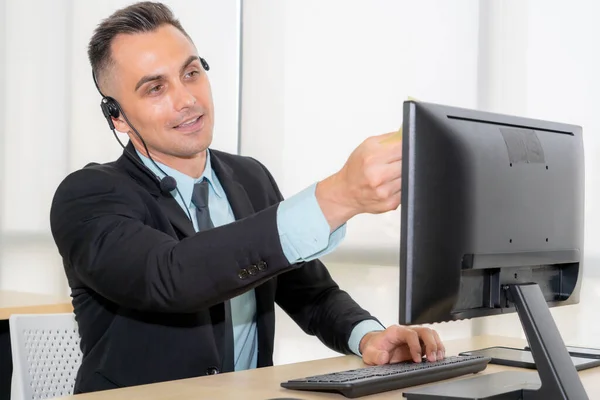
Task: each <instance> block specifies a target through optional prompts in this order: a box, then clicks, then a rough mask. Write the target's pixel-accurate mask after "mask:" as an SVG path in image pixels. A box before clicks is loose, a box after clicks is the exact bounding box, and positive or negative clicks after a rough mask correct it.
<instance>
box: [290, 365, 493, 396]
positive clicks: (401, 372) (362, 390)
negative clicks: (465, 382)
mask: <svg viewBox="0 0 600 400" xmlns="http://www.w3.org/2000/svg"><path fill="white" fill-rule="evenodd" d="M490 361H491V358H490V357H482V356H452V357H446V358H445V359H443V360H440V361H434V362H430V361H425V359H424V360H423V361H422V362H420V363H415V362H413V361H407V362H401V363H397V364H385V365H375V366H371V367H363V368H358V369H351V370H348V371H340V372H334V373H330V374H322V375H315V376H309V377H306V378H302V379H293V380H289V381H287V382H283V383H281V386H282V387H284V388H287V389H295V390H309V391H317V392H332V393H340V394H342V395H344V396H346V397H350V398H355V397H361V396H367V395H370V394H375V393H381V392H386V391H389V390H397V389H402V388H405V387H410V386H416V385H422V384H426V383H431V382H437V381H441V380H444V379H450V378H455V377H457V376H462V375H467V374H471V373H473V374H474V373H477V372H480V371H483V370H484V369H485V368H486V367H487V364H488V363H489V362H490Z"/></svg>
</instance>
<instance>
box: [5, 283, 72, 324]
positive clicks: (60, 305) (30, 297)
mask: <svg viewBox="0 0 600 400" xmlns="http://www.w3.org/2000/svg"><path fill="white" fill-rule="evenodd" d="M71 311H73V306H72V305H71V299H70V298H69V297H67V296H64V297H59V296H53V295H48V294H39V293H26V292H14V291H10V290H0V320H3V319H8V318H9V317H10V316H11V315H12V314H38V313H39V314H49V313H65V312H71Z"/></svg>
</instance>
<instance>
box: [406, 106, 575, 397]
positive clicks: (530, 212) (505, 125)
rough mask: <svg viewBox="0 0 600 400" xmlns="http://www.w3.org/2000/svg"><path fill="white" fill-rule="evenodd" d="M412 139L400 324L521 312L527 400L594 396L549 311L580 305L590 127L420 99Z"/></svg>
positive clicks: (410, 111)
mask: <svg viewBox="0 0 600 400" xmlns="http://www.w3.org/2000/svg"><path fill="white" fill-rule="evenodd" d="M403 136H404V139H403V141H404V143H403V161H402V162H403V166H402V168H403V181H402V208H401V218H402V222H401V244H400V253H401V254H400V299H399V311H400V315H399V323H400V324H407V325H411V324H425V323H435V322H443V321H451V320H460V319H465V318H473V317H481V316H489V315H495V314H503V313H511V312H518V313H519V317H520V319H521V322H522V325H523V329H524V331H525V334H526V337H527V340H528V342H529V345H530V346H531V349H532V353H533V356H534V359H535V361H536V364H537V366H538V372H539V377H540V380H541V388H539V389H538V390H536V391H533V392H532V391H531V388H530V387H529V389H527V388H523V389H522V390H529V391H530V393H529V395H531V396H533V397H528V398H547V399H552V398H578V399H579V398H583V399H585V398H587V396H586V394H585V391H584V389H583V386H582V385H581V381H580V380H579V377H578V375H577V371H576V370H575V368H574V367H573V364H572V362H571V359H570V356H569V354H568V352H567V350H566V348H565V345H564V342H563V341H562V339H561V337H560V334H559V332H558V329H557V327H556V325H555V323H554V321H553V319H552V316H551V314H550V312H549V309H548V307H554V306H561V305H567V304H575V303H578V302H579V293H580V286H581V280H582V269H583V263H582V260H583V234H584V152H583V141H582V130H581V128H580V127H579V126H574V125H568V124H562V123H555V122H549V121H540V120H534V119H527V118H520V117H514V116H507V115H500V114H492V113H487V112H481V111H476V110H467V109H462V108H456V107H448V106H443V105H437V104H430V103H423V102H413V101H409V102H406V103H404V126H403ZM475 379H477V378H475ZM486 379H488V380H489V378H486ZM486 385H488V386H489V382H488V383H486ZM498 390H501V389H498ZM465 393H467V392H465ZM499 393H500V392H499ZM561 393H563V394H564V396H562V395H560V394H561ZM557 394H558V397H556V396H557ZM409 396H410V393H408V395H407V397H409ZM409 398H410V397H409ZM414 398H417V397H414ZM431 398H435V397H431ZM464 398H465V399H466V398H471V397H468V395H467V394H465V397H464Z"/></svg>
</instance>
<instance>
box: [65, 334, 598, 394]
mask: <svg viewBox="0 0 600 400" xmlns="http://www.w3.org/2000/svg"><path fill="white" fill-rule="evenodd" d="M525 344H526V342H525V341H524V340H521V339H514V338H504V337H497V336H478V337H474V338H469V339H462V340H454V341H448V342H445V345H446V354H447V355H456V354H458V353H459V352H461V351H467V350H474V349H480V348H484V347H489V346H512V347H522V346H524V345H525ZM364 366H365V365H364V364H363V363H362V361H361V359H360V358H358V357H356V356H341V357H334V358H328V359H323V360H316V361H308V362H303V363H297V364H288V365H280V366H275V367H269V368H260V369H255V370H249V371H241V372H234V373H225V374H220V375H211V376H203V377H199V378H191V379H183V380H178V381H171V382H163V383H156V384H153V385H142V386H137V387H130V388H124V389H117V390H108V391H103V392H95V393H89V394H84V395H77V396H68V397H62V398H61V399H63V400H66V399H71V400H104V399H111V400H125V399H127V400H136V399H149V400H167V399H169V400H172V399H178V400H186V399H190V400H191V399H194V400H195V399H236V400H238V399H247V400H268V399H274V398H286V397H287V398H296V399H298V400H300V399H302V400H310V399H340V400H341V399H345V397H343V396H341V395H339V394H330V393H317V392H304V391H292V390H286V389H283V388H281V387H280V386H279V384H280V383H281V382H283V381H286V380H289V379H294V378H300V377H305V376H310V375H316V374H322V373H328V372H333V371H341V370H347V369H352V368H359V367H364ZM507 370H516V368H510V367H502V366H498V365H491V364H490V365H489V366H488V367H487V368H486V369H485V370H484V371H483V372H481V373H482V374H484V373H486V374H489V373H493V372H499V371H507ZM579 376H580V377H581V379H582V381H583V384H584V386H585V388H586V391H587V393H588V396H589V398H591V399H593V398H600V368H592V369H589V370H585V371H582V372H580V373H579ZM401 393H402V390H396V391H390V392H385V393H381V394H377V395H372V396H365V397H361V398H360V399H364V400H368V399H395V400H399V399H403V398H404V397H402V394H401Z"/></svg>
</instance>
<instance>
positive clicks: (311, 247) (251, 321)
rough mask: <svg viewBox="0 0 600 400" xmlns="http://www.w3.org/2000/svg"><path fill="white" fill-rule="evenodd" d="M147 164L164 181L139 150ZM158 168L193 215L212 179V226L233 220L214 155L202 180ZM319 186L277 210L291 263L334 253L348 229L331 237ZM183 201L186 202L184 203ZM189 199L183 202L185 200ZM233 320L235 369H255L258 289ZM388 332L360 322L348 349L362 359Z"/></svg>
mask: <svg viewBox="0 0 600 400" xmlns="http://www.w3.org/2000/svg"><path fill="white" fill-rule="evenodd" d="M137 153H138V155H139V156H140V158H141V160H142V161H143V163H144V164H145V165H146V166H147V167H148V168H150V170H151V171H152V172H154V174H156V176H159V177H161V178H162V177H164V176H165V175H164V174H163V173H162V172H161V171H159V170H158V169H157V168H156V166H155V165H154V164H152V162H151V161H150V160H149V159H148V158H147V157H145V156H144V155H142V154H141V153H140V152H137ZM157 164H158V165H159V166H160V168H161V169H162V170H163V171H164V172H165V173H166V174H168V175H169V176H171V177H173V178H174V179H175V180H176V181H177V188H178V189H179V192H180V193H181V196H179V194H178V193H177V190H173V191H172V192H171V194H172V195H173V197H174V198H175V199H176V200H177V202H178V203H179V205H180V206H181V207H182V208H183V209H184V211H185V209H186V208H187V209H188V210H189V211H190V213H191V215H195V213H196V211H195V208H196V206H194V205H193V203H192V192H193V190H194V184H196V183H198V182H201V181H202V180H203V179H204V178H206V179H207V180H208V182H209V183H210V184H209V188H210V189H209V192H208V208H209V213H210V218H211V220H212V222H213V225H214V226H221V225H225V224H229V223H231V222H234V221H235V217H234V215H233V211H232V209H231V206H230V205H229V201H228V200H227V196H226V194H225V191H224V190H223V187H222V186H221V183H220V182H219V179H218V178H217V175H216V174H215V173H214V171H213V169H212V167H211V161H210V151H207V154H206V165H205V168H204V172H203V173H202V176H200V177H199V178H198V179H194V178H192V177H190V176H188V175H185V174H183V173H181V172H179V171H177V170H175V169H173V168H170V167H168V166H166V165H164V164H162V163H159V162H157ZM315 188H316V184H313V185H311V186H309V187H308V188H306V189H304V190H303V191H301V192H300V193H298V194H296V195H295V196H292V197H290V198H288V199H286V200H284V201H282V202H281V204H280V205H279V207H278V209H277V228H278V231H279V237H280V240H281V246H282V249H283V252H284V254H285V256H286V258H287V259H288V261H289V262H290V263H291V264H293V263H297V262H300V261H311V260H314V259H316V258H318V257H320V256H322V255H324V254H327V253H329V252H331V251H332V250H333V249H334V248H335V247H336V246H337V245H338V244H339V243H340V242H341V241H342V239H343V238H344V236H345V233H346V225H345V224H344V225H342V226H341V227H340V228H338V229H337V230H335V231H334V232H333V233H331V234H330V232H329V231H330V227H329V224H328V222H327V220H326V219H325V216H324V215H323V213H322V211H321V208H320V207H319V204H318V202H317V199H316V197H315ZM182 197H183V199H182ZM184 200H185V202H184ZM192 224H193V225H194V229H196V231H198V223H197V221H196V219H195V218H192ZM231 319H232V324H233V339H234V357H235V359H234V362H235V370H236V371H241V370H246V369H251V368H256V365H257V356H258V335H257V329H256V299H255V297H254V289H252V290H249V291H248V292H246V293H244V294H242V295H240V296H237V297H234V298H233V299H231ZM383 329H385V328H384V327H383V326H381V325H380V324H379V323H378V322H376V321H373V320H365V321H362V322H360V323H359V324H357V325H356V326H355V327H354V329H353V330H352V332H351V334H350V339H349V343H348V345H349V347H350V349H351V350H352V352H353V353H354V354H356V355H358V356H361V354H360V352H359V343H360V340H361V339H362V337H363V336H364V335H365V334H367V333H368V332H371V331H378V330H383Z"/></svg>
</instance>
